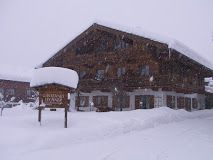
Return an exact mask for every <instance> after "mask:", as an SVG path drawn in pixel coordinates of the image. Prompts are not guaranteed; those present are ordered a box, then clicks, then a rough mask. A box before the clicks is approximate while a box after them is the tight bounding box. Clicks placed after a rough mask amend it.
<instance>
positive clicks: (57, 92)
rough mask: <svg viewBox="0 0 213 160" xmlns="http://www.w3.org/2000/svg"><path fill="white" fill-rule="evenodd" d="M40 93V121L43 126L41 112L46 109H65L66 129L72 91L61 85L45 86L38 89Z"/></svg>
mask: <svg viewBox="0 0 213 160" xmlns="http://www.w3.org/2000/svg"><path fill="white" fill-rule="evenodd" d="M37 90H38V92H39V106H38V121H39V122H40V124H41V115H42V114H41V112H42V110H43V109H45V108H50V109H56V108H64V128H67V112H68V107H69V105H68V104H69V101H68V93H70V89H69V88H67V87H63V86H60V85H45V86H42V87H38V88H37Z"/></svg>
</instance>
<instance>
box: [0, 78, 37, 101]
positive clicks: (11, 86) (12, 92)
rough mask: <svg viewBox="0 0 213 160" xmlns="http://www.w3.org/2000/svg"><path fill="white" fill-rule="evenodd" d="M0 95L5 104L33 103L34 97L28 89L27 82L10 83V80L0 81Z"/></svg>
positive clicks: (28, 84)
mask: <svg viewBox="0 0 213 160" xmlns="http://www.w3.org/2000/svg"><path fill="white" fill-rule="evenodd" d="M0 93H1V95H3V100H4V101H5V102H8V101H12V102H19V101H20V100H22V101H23V102H33V101H34V100H35V97H34V96H35V95H34V92H33V90H32V89H31V88H30V83H29V82H21V81H12V80H4V79H1V80H0Z"/></svg>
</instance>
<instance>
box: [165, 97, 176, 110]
mask: <svg viewBox="0 0 213 160" xmlns="http://www.w3.org/2000/svg"><path fill="white" fill-rule="evenodd" d="M166 102H167V107H170V108H175V103H176V99H175V96H166Z"/></svg>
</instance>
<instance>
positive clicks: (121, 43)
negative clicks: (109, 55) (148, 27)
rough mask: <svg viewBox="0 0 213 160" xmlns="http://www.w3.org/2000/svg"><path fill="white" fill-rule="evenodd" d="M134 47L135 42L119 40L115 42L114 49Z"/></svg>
mask: <svg viewBox="0 0 213 160" xmlns="http://www.w3.org/2000/svg"><path fill="white" fill-rule="evenodd" d="M132 45H133V40H132V39H129V38H125V37H122V38H119V39H117V40H116V41H115V46H114V49H122V48H128V47H130V46H132Z"/></svg>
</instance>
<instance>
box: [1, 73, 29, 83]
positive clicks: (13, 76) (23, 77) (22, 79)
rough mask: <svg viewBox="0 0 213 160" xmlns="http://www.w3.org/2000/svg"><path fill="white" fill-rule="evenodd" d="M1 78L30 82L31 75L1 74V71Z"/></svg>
mask: <svg viewBox="0 0 213 160" xmlns="http://www.w3.org/2000/svg"><path fill="white" fill-rule="evenodd" d="M0 80H7V81H16V82H30V78H29V77H25V76H18V75H12V74H1V73H0Z"/></svg>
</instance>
